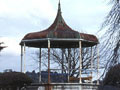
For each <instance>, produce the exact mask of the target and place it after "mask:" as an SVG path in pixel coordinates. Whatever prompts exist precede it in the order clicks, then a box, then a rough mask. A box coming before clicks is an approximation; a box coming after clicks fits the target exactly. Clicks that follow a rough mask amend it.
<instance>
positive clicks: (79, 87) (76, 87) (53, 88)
mask: <svg viewBox="0 0 120 90" xmlns="http://www.w3.org/2000/svg"><path fill="white" fill-rule="evenodd" d="M98 86H99V85H96V84H79V83H51V84H32V85H31V86H27V87H26V90H98Z"/></svg>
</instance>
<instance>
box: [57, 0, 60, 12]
mask: <svg viewBox="0 0 120 90" xmlns="http://www.w3.org/2000/svg"><path fill="white" fill-rule="evenodd" d="M58 10H60V12H61V5H60V0H59V4H58Z"/></svg>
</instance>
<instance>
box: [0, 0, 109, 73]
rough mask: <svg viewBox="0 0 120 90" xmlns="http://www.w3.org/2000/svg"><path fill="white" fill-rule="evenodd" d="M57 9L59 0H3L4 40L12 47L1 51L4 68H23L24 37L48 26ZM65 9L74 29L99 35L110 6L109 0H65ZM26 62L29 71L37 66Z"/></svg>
mask: <svg viewBox="0 0 120 90" xmlns="http://www.w3.org/2000/svg"><path fill="white" fill-rule="evenodd" d="M108 1H109V0H108ZM57 9H58V0H0V41H4V43H5V45H6V46H8V47H7V48H6V49H4V50H3V51H2V52H1V56H0V71H3V70H4V69H13V70H15V71H20V46H19V43H20V41H21V39H22V38H23V37H24V35H25V34H27V33H29V32H35V31H41V30H44V29H46V28H48V27H49V26H50V25H51V24H52V23H53V21H54V19H55V17H56V14H57ZM61 9H62V15H63V18H64V20H65V21H66V23H67V24H68V25H69V26H70V27H71V28H72V29H74V30H76V31H81V32H86V33H90V34H95V35H97V34H96V32H97V31H98V30H99V29H100V26H101V24H102V22H103V21H104V19H105V16H106V15H107V14H108V12H109V10H110V5H108V2H107V0H61ZM97 37H99V36H98V35H97ZM28 49H29V48H28ZM28 56H29V55H28ZM26 63H27V70H28V69H32V68H33V69H34V66H33V67H31V63H32V61H31V60H30V59H29V60H26ZM32 64H33V63H32Z"/></svg>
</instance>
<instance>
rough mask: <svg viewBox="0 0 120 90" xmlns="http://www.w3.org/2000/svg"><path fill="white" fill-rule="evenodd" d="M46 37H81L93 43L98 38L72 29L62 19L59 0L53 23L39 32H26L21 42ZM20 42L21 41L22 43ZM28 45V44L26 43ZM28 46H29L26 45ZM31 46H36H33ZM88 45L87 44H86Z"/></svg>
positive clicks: (96, 41)
mask: <svg viewBox="0 0 120 90" xmlns="http://www.w3.org/2000/svg"><path fill="white" fill-rule="evenodd" d="M46 38H52V39H83V40H84V41H89V42H93V43H94V44H92V45H95V44H96V43H98V39H97V38H96V36H94V35H90V34H84V33H79V32H78V31H74V30H73V29H71V28H70V27H69V26H68V25H67V24H66V22H65V21H64V19H63V17H62V15H61V6H60V2H59V4H58V12H57V16H56V19H55V21H54V22H53V24H52V25H51V26H50V27H49V28H47V29H46V30H43V31H39V32H33V33H28V34H27V35H25V37H24V38H23V40H22V42H24V41H30V40H32V41H33V40H36V39H46ZM22 42H21V43H22ZM27 45H28V44H27ZM28 46H31V44H30V45H28ZM32 46H33V47H38V46H36V45H35V46H34V45H32ZM88 46H89V45H88Z"/></svg>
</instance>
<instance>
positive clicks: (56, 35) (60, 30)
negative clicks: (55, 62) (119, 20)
mask: <svg viewBox="0 0 120 90" xmlns="http://www.w3.org/2000/svg"><path fill="white" fill-rule="evenodd" d="M98 43H99V41H98V39H97V37H96V36H94V35H91V34H85V33H79V32H78V31H75V30H73V29H72V28H70V27H69V26H68V25H67V24H66V22H65V21H64V19H63V17H62V14H61V5H60V2H59V4H58V12H57V16H56V18H55V20H54V22H53V24H52V25H51V26H50V27H49V28H47V29H46V30H43V31H39V32H32V33H28V34H27V35H25V36H24V38H23V39H22V40H21V42H20V45H21V72H25V70H23V67H25V65H24V63H23V62H24V60H25V47H33V48H39V49H40V59H39V60H40V66H39V69H40V70H39V71H40V73H41V53H42V52H41V48H48V83H37V84H32V85H31V87H38V86H39V87H38V88H37V89H33V90H58V88H59V90H81V87H79V86H85V85H88V86H91V85H92V86H94V84H93V83H92V84H91V83H89V84H83V83H82V79H83V77H82V47H91V53H92V47H93V46H95V45H96V46H97V45H98ZM51 48H79V52H80V54H79V63H80V64H79V65H80V68H79V72H80V74H79V83H69V82H68V83H52V82H51V79H50V78H51V77H50V70H51V68H50V49H51ZM97 48H98V47H97ZM97 53H98V54H97V55H99V51H98V49H97ZM92 58H93V57H92V56H91V60H92ZM91 64H92V61H91ZM97 69H99V56H98V58H97ZM84 78H85V77H84ZM97 79H98V70H97ZM40 80H41V76H40V78H39V81H40ZM95 85H97V84H95ZM72 86H73V87H74V88H72ZM63 87H64V89H60V88H63ZM68 87H71V88H69V89H67V88H68ZM75 87H76V89H75ZM77 87H79V88H77ZM40 88H41V89H40ZM28 90H31V89H28Z"/></svg>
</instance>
